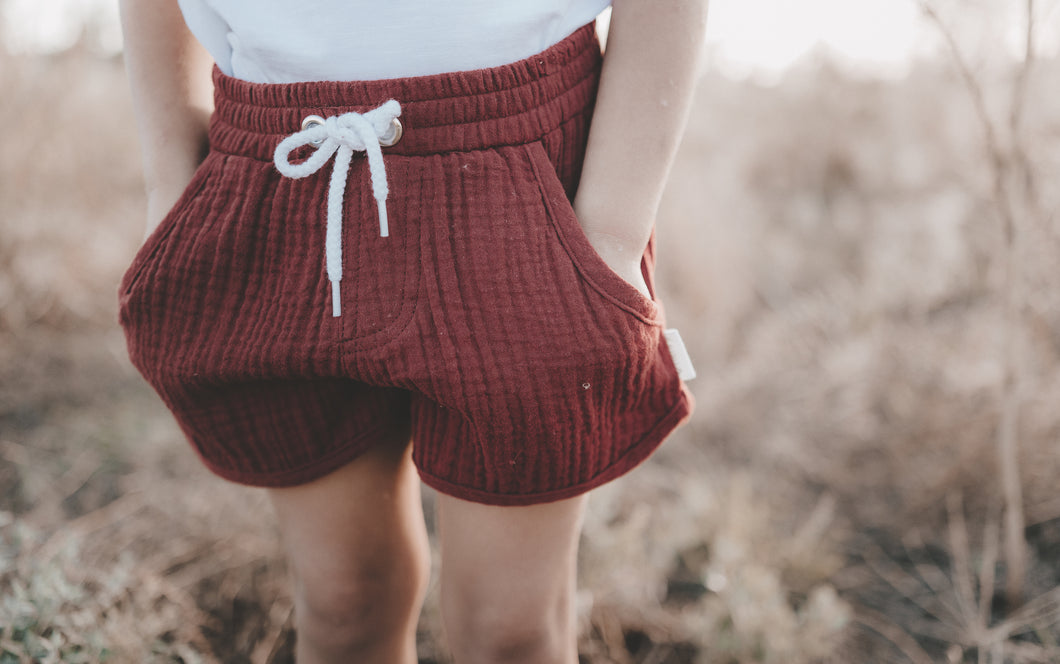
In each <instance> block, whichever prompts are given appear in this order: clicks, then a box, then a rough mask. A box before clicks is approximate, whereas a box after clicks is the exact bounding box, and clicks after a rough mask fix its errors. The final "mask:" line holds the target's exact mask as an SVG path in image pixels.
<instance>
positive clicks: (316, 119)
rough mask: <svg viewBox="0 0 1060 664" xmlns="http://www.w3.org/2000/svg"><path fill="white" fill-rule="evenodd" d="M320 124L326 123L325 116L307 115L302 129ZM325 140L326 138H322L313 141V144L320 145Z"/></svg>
mask: <svg viewBox="0 0 1060 664" xmlns="http://www.w3.org/2000/svg"><path fill="white" fill-rule="evenodd" d="M318 125H319V126H323V125H324V118H322V117H320V116H319V115H307V116H306V118H305V120H302V131H305V130H306V129H309V128H310V127H316V126H318ZM323 142H324V139H322V138H321V139H319V140H316V141H312V143H313V145H320V144H321V143H323Z"/></svg>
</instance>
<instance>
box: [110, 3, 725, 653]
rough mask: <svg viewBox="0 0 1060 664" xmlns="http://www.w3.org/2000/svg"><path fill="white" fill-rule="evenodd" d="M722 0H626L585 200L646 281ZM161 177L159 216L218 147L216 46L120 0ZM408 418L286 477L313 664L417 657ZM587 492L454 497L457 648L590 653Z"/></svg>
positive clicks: (303, 635) (305, 647) (599, 246)
mask: <svg viewBox="0 0 1060 664" xmlns="http://www.w3.org/2000/svg"><path fill="white" fill-rule="evenodd" d="M706 5H707V2H706V0H652V1H651V2H648V1H646V0H640V1H637V0H614V6H613V13H612V18H611V28H610V34H609V37H608V44H607V53H606V56H605V58H604V68H603V72H602V75H601V81H600V89H599V94H598V99H597V103H596V108H595V111H594V116H593V123H592V129H591V132H590V135H589V145H588V150H587V153H586V156H585V163H584V167H583V172H582V178H581V182H580V185H579V190H578V196H577V198H576V200H575V201H574V209H575V211H576V212H577V214H578V218H579V222H580V223H581V225H582V227H583V229H584V230H585V233H586V235H587V236H588V238H589V240H590V242H591V243H592V245H593V247H594V248H595V249H596V250H597V252H598V253H599V254H600V256H601V257H602V258H603V259H604V261H605V262H606V263H607V264H608V265H609V266H611V268H612V269H613V270H614V271H615V272H616V273H617V274H618V275H619V276H621V277H623V278H624V279H626V280H627V281H628V282H629V283H631V284H632V285H633V286H635V287H636V288H638V289H639V290H640V291H641V292H642V293H644V294H645V295H647V293H648V289H647V286H646V284H645V283H644V278H643V275H642V274H641V272H640V259H641V255H642V253H643V251H644V247H645V246H646V244H647V241H648V237H649V236H650V233H651V228H652V226H653V224H654V219H655V212H656V208H657V207H658V203H659V200H660V198H661V196H662V191H663V188H664V185H665V181H666V177H667V174H668V171H669V168H670V164H671V162H672V160H673V156H674V152H675V151H676V148H677V143H678V140H679V138H680V135H681V133H682V131H683V128H684V125H685V122H686V119H687V115H688V109H689V106H690V104H691V99H692V91H693V88H694V82H695V77H696V71H697V65H698V59H699V54H700V49H701V46H702V40H703V35H704V25H705V20H706ZM121 9H122V25H123V28H124V31H125V40H126V41H125V57H126V64H127V68H128V72H129V79H130V84H131V87H132V92H133V101H134V106H135V109H136V112H137V125H138V129H139V133H140V136H141V145H142V152H143V157H144V175H145V184H146V187H147V192H148V214H147V217H148V218H147V232H148V233H150V232H151V231H152V230H153V229H154V228H155V227H156V226H157V224H158V223H159V222H160V221H161V219H162V217H163V216H164V215H165V213H166V211H168V209H169V208H170V207H171V206H172V205H173V203H174V202H175V201H176V200H177V198H178V197H179V196H180V193H181V191H182V190H183V189H184V187H185V186H186V185H187V183H188V182H189V180H190V179H191V176H192V174H193V172H194V170H195V168H196V166H197V165H198V164H199V162H200V161H201V159H202V156H203V147H204V146H205V140H206V120H207V112H206V108H207V106H208V104H204V103H203V102H202V100H201V97H197V96H196V94H195V91H196V90H198V89H200V88H201V87H202V83H203V82H208V80H209V79H208V75H209V61H208V60H206V59H204V58H203V57H202V50H201V48H200V47H198V45H197V44H196V43H195V42H194V40H193V39H192V37H191V35H190V34H189V33H188V30H187V28H186V27H185V26H184V23H183V21H182V20H181V17H180V13H179V10H178V9H177V4H176V0H121ZM403 435H404V434H403V432H394V433H393V435H391V436H390V437H389V439H388V440H381V441H380V444H379V446H378V447H377V448H376V449H375V450H373V451H372V452H370V453H368V454H366V455H364V456H362V457H361V458H359V459H357V460H356V461H354V462H353V463H351V464H349V465H347V466H346V467H344V468H342V469H340V470H338V471H336V472H334V473H332V474H330V475H328V476H326V477H324V478H321V479H319V480H316V481H314V482H310V483H308V484H305V485H302V486H298V487H293V488H289V489H281V490H271V491H270V492H269V495H270V497H271V499H272V503H273V505H274V507H275V511H276V514H277V518H278V520H279V524H280V529H281V533H282V535H283V538H284V542H285V546H286V549H287V552H288V557H289V560H290V562H291V569H292V572H293V574H294V577H295V589H296V592H295V596H296V607H297V610H296V614H297V619H296V620H297V628H298V652H297V656H298V661H299V664H320V663H326V662H349V661H357V662H386V663H396V664H398V663H400V664H407V663H409V662H414V661H415V629H414V626H415V620H416V617H417V616H418V615H419V609H420V604H421V602H422V596H423V589H424V587H425V584H426V580H427V579H426V575H427V562H428V552H427V548H426V546H427V545H426V534H425V531H424V527H423V515H422V512H421V509H420V503H419V483H418V479H417V478H416V476H415V470H414V468H413V467H412V462H411V459H410V457H409V455H408V453H407V449H406V447H405V439H404V438H402V436H403ZM584 505H585V497H584V496H581V497H578V498H573V499H570V500H565V501H559V502H555V503H549V504H544V505H535V506H530V507H496V506H488V505H480V504H476V503H469V502H466V501H461V500H458V499H455V498H450V497H447V496H439V500H438V508H439V520H440V525H441V550H442V558H443V563H442V572H441V574H442V593H443V594H442V607H443V617H444V619H445V624H446V629H447V634H448V637H449V641H450V643H451V645H452V648H453V651H454V655H455V657H456V661H457V662H458V663H459V664H473V663H476V662H491V663H499V662H533V663H541V664H546V663H547V664H573V663H574V662H576V661H577V654H576V644H575V636H576V634H575V630H574V612H573V597H574V591H575V567H576V566H575V561H576V557H577V541H578V532H579V530H580V527H581V519H582V514H583V512H584Z"/></svg>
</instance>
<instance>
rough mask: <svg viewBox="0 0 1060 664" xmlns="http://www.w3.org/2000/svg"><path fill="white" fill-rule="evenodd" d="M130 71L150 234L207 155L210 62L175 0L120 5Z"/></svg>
mask: <svg viewBox="0 0 1060 664" xmlns="http://www.w3.org/2000/svg"><path fill="white" fill-rule="evenodd" d="M121 22H122V31H123V33H124V37H125V66H126V70H127V72H128V76H129V84H130V87H131V88H132V99H133V109H134V111H135V114H136V124H137V129H138V131H139V135H140V146H141V153H142V155H143V162H144V164H143V166H144V184H145V185H146V188H147V232H148V233H150V232H151V231H152V230H154V228H155V227H156V226H157V225H158V223H159V222H160V221H161V220H162V217H163V216H165V214H166V212H168V211H169V208H170V207H172V206H173V204H174V203H175V202H176V201H177V199H178V198H179V197H180V194H181V192H182V191H183V190H184V187H186V186H187V184H188V182H189V181H190V180H191V176H192V174H193V173H194V172H195V169H196V168H197V167H198V165H199V163H200V162H201V161H202V158H203V156H204V155H205V148H206V128H207V122H208V118H209V115H208V111H207V110H206V108H207V106H208V102H205V100H204V99H202V97H203V96H204V95H202V94H201V91H202V89H203V85H202V84H203V82H204V77H205V76H207V75H208V72H209V65H210V60H209V57H208V56H207V55H206V54H205V51H204V50H203V49H202V47H200V46H199V45H198V42H196V41H195V39H194V38H193V37H192V35H191V33H190V32H189V31H188V29H187V27H186V26H185V25H184V19H183V17H182V16H181V14H180V9H179V7H178V6H177V3H176V0H121Z"/></svg>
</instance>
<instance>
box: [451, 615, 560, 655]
mask: <svg viewBox="0 0 1060 664" xmlns="http://www.w3.org/2000/svg"><path fill="white" fill-rule="evenodd" d="M446 626H447V632H448V636H449V641H450V646H451V647H452V649H453V654H454V655H455V656H456V660H457V661H460V662H483V663H486V662H489V663H493V664H515V663H524V662H525V663H531V662H532V663H535V664H536V663H538V662H549V663H552V662H567V661H568V658H569V654H570V653H571V652H573V649H574V643H575V634H574V625H573V623H572V621H571V620H570V616H569V615H568V613H567V612H565V611H561V612H556V611H548V610H536V611H529V610H518V609H514V610H513V609H507V610H505V609H496V608H493V609H490V608H486V607H480V608H477V609H471V610H465V611H462V612H460V614H459V615H453V612H452V611H450V614H449V615H448V616H447V619H446Z"/></svg>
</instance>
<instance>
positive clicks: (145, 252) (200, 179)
mask: <svg viewBox="0 0 1060 664" xmlns="http://www.w3.org/2000/svg"><path fill="white" fill-rule="evenodd" d="M213 156H214V154H213V153H210V155H208V156H207V157H206V159H205V160H204V161H203V162H202V163H201V164H199V167H198V168H197V169H196V170H195V173H194V174H193V175H192V177H191V181H190V182H188V186H186V187H185V188H184V191H183V192H182V193H181V195H180V197H179V198H178V199H177V201H176V203H174V204H173V207H171V208H170V209H169V212H167V213H166V215H165V216H164V217H162V221H160V222H159V223H158V225H157V226H155V228H154V230H152V231H151V233H150V234H149V235H148V236H147V239H146V240H144V243H143V244H142V245H140V249H139V250H138V251H137V252H136V255H135V256H134V257H133V260H132V263H131V264H130V265H129V267H128V269H127V270H126V271H125V274H124V276H123V277H122V280H121V286H120V287H119V289H118V292H119V293H121V295H122V296H123V297H126V296H128V295H129V294H130V293H132V291H133V289H134V288H135V287H136V285H137V284H138V283H139V282H140V280H141V278H142V277H143V275H144V273H145V272H146V271H147V268H148V267H149V266H150V265H151V264H152V263H154V261H155V258H156V257H157V256H158V254H159V253H160V252H161V250H162V248H163V247H165V246H166V244H167V243H168V240H169V238H170V236H171V235H172V234H173V231H174V229H176V227H177V226H178V225H179V223H178V221H179V219H180V217H181V214H182V213H183V212H184V211H185V210H187V209H188V207H189V206H190V205H191V203H192V202H193V201H194V200H195V199H196V198H197V197H198V196H199V194H201V193H202V191H203V189H204V188H205V187H206V183H207V182H208V181H209V175H210V171H211V170H212V167H213V164H212V161H213V159H212V158H213Z"/></svg>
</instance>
